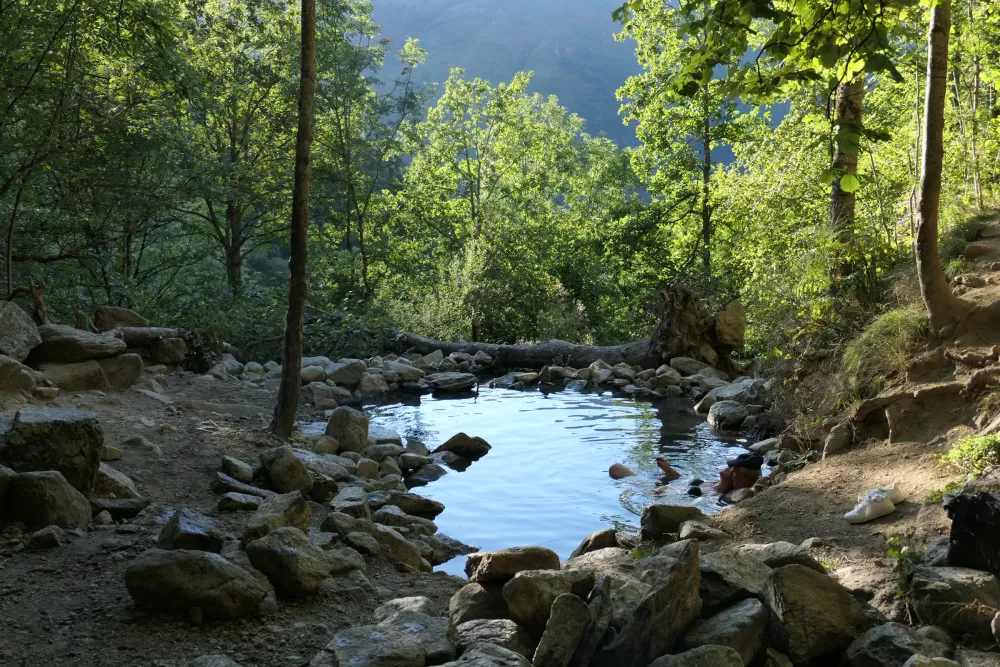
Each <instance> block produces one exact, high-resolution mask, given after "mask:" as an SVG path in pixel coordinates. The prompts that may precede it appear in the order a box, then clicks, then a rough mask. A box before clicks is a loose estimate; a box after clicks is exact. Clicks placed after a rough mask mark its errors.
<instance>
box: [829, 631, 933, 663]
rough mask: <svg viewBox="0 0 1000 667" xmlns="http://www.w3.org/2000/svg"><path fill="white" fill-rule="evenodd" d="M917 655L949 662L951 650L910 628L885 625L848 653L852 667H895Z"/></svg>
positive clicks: (853, 646)
mask: <svg viewBox="0 0 1000 667" xmlns="http://www.w3.org/2000/svg"><path fill="white" fill-rule="evenodd" d="M917 654H919V655H924V656H927V657H931V658H947V657H948V656H949V655H951V649H950V648H949V647H948V646H947V645H946V644H942V643H940V642H936V641H934V640H932V639H927V638H926V637H924V636H922V635H921V634H920V633H918V632H917V631H916V630H914V629H913V628H911V627H908V626H906V625H902V624H900V623H886V624H885V625H879V626H876V627H874V628H872V629H871V630H869V631H868V632H866V633H864V634H863V635H861V636H860V637H858V638H857V639H855V640H854V642H853V643H852V644H851V645H850V646H849V647H848V649H847V660H848V661H849V662H850V664H851V667H889V666H893V667H895V665H901V664H903V663H905V662H906V661H907V660H909V659H910V657H911V656H913V655H917Z"/></svg>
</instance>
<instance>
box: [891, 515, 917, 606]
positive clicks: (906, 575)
mask: <svg viewBox="0 0 1000 667" xmlns="http://www.w3.org/2000/svg"><path fill="white" fill-rule="evenodd" d="M885 546H886V555H887V556H888V557H889V558H892V559H894V560H895V561H896V579H897V582H898V586H897V589H896V597H897V598H899V599H902V600H905V601H906V602H909V601H910V588H911V586H912V584H913V570H914V569H915V568H917V567H919V566H920V565H921V564H922V563H923V562H924V552H923V551H920V550H919V549H915V548H914V547H913V546H912V545H911V544H909V543H908V541H907V540H906V538H905V537H903V536H902V535H900V534H898V533H894V532H889V533H887V534H886V538H885Z"/></svg>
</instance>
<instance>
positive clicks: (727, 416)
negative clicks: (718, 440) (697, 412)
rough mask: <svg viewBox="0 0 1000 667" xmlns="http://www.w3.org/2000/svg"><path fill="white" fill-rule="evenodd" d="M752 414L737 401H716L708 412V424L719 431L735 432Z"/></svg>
mask: <svg viewBox="0 0 1000 667" xmlns="http://www.w3.org/2000/svg"><path fill="white" fill-rule="evenodd" d="M749 414H750V413H749V412H747V408H746V406H745V405H743V404H742V403H739V402H737V401H716V402H715V403H713V404H712V407H711V408H709V410H708V424H709V426H711V427H712V428H714V429H716V430H719V431H734V430H736V429H738V428H739V427H740V426H741V425H742V424H743V420H745V419H746V418H747V416H748V415H749Z"/></svg>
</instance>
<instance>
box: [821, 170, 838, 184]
mask: <svg viewBox="0 0 1000 667" xmlns="http://www.w3.org/2000/svg"><path fill="white" fill-rule="evenodd" d="M836 178H837V172H836V171H834V170H833V169H827V170H826V171H824V172H823V173H822V174H820V175H819V182H820V183H822V184H823V185H830V184H831V183H833V181H834V180H835V179H836Z"/></svg>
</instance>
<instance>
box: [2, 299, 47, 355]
mask: <svg viewBox="0 0 1000 667" xmlns="http://www.w3.org/2000/svg"><path fill="white" fill-rule="evenodd" d="M41 344H42V337H41V335H39V333H38V327H37V326H35V323H34V322H33V321H32V319H31V317H29V316H28V314H27V313H26V312H24V310H22V309H21V307H20V306H18V305H17V304H16V303H14V302H13V301H6V300H5V301H3V302H2V303H0V354H3V355H5V356H8V357H10V358H11V359H13V360H14V361H18V362H20V361H24V360H25V359H27V358H28V353H29V352H31V351H32V350H33V349H35V348H36V347H38V346H39V345H41Z"/></svg>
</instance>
